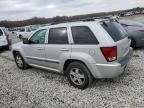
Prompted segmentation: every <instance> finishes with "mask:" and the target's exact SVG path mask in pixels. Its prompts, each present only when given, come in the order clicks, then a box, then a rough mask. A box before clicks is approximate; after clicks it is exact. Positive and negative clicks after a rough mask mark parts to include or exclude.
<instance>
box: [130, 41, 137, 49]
mask: <svg viewBox="0 0 144 108" xmlns="http://www.w3.org/2000/svg"><path fill="white" fill-rule="evenodd" d="M131 41H132V42H131V47H132V48H133V49H136V48H137V47H136V41H135V40H134V39H131Z"/></svg>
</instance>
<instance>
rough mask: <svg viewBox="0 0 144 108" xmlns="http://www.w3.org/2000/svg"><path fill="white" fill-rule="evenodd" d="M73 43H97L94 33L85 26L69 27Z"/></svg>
mask: <svg viewBox="0 0 144 108" xmlns="http://www.w3.org/2000/svg"><path fill="white" fill-rule="evenodd" d="M71 31H72V36H73V40H74V44H87V45H88V44H99V42H98V40H97V39H96V37H95V35H94V34H93V33H92V31H91V30H90V29H89V27H87V26H75V27H71Z"/></svg>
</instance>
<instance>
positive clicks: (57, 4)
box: [0, 0, 144, 20]
mask: <svg viewBox="0 0 144 108" xmlns="http://www.w3.org/2000/svg"><path fill="white" fill-rule="evenodd" d="M137 6H143V7H144V0H0V20H22V19H28V18H32V17H47V18H48V17H53V16H73V15H78V14H87V13H97V12H107V11H115V10H121V9H129V8H133V7H137Z"/></svg>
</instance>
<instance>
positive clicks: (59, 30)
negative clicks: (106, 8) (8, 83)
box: [12, 19, 133, 89]
mask: <svg viewBox="0 0 144 108" xmlns="http://www.w3.org/2000/svg"><path fill="white" fill-rule="evenodd" d="M125 33H126V32H125V30H124V29H123V27H122V26H121V25H120V24H119V23H118V22H116V21H115V20H113V21H112V20H109V19H106V20H102V21H99V20H97V21H78V22H69V23H61V24H56V25H50V26H48V27H43V28H40V29H39V30H37V31H36V32H35V33H34V34H33V35H32V36H31V37H30V38H29V39H26V38H25V39H23V42H20V43H17V44H14V45H13V46H12V52H13V55H14V58H15V62H16V65H17V67H18V68H20V69H27V68H28V66H32V67H38V68H42V69H47V70H51V71H55V72H58V73H63V74H64V75H66V76H67V78H68V81H69V82H70V84H71V85H73V86H74V87H76V88H79V89H85V88H87V87H88V86H89V85H90V84H91V83H92V81H93V79H94V78H114V77H117V76H118V75H120V74H121V73H123V72H124V71H125V69H126V67H127V65H128V63H129V61H130V60H131V58H132V55H133V50H132V48H131V47H130V43H131V40H129V39H128V37H126V36H125V35H126V34H125Z"/></svg>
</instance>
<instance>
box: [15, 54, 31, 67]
mask: <svg viewBox="0 0 144 108" xmlns="http://www.w3.org/2000/svg"><path fill="white" fill-rule="evenodd" d="M14 58H15V63H16V65H17V67H18V68H19V69H22V70H23V69H27V68H28V64H27V63H26V62H25V61H24V59H23V57H22V56H21V54H20V53H19V52H16V53H14Z"/></svg>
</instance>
